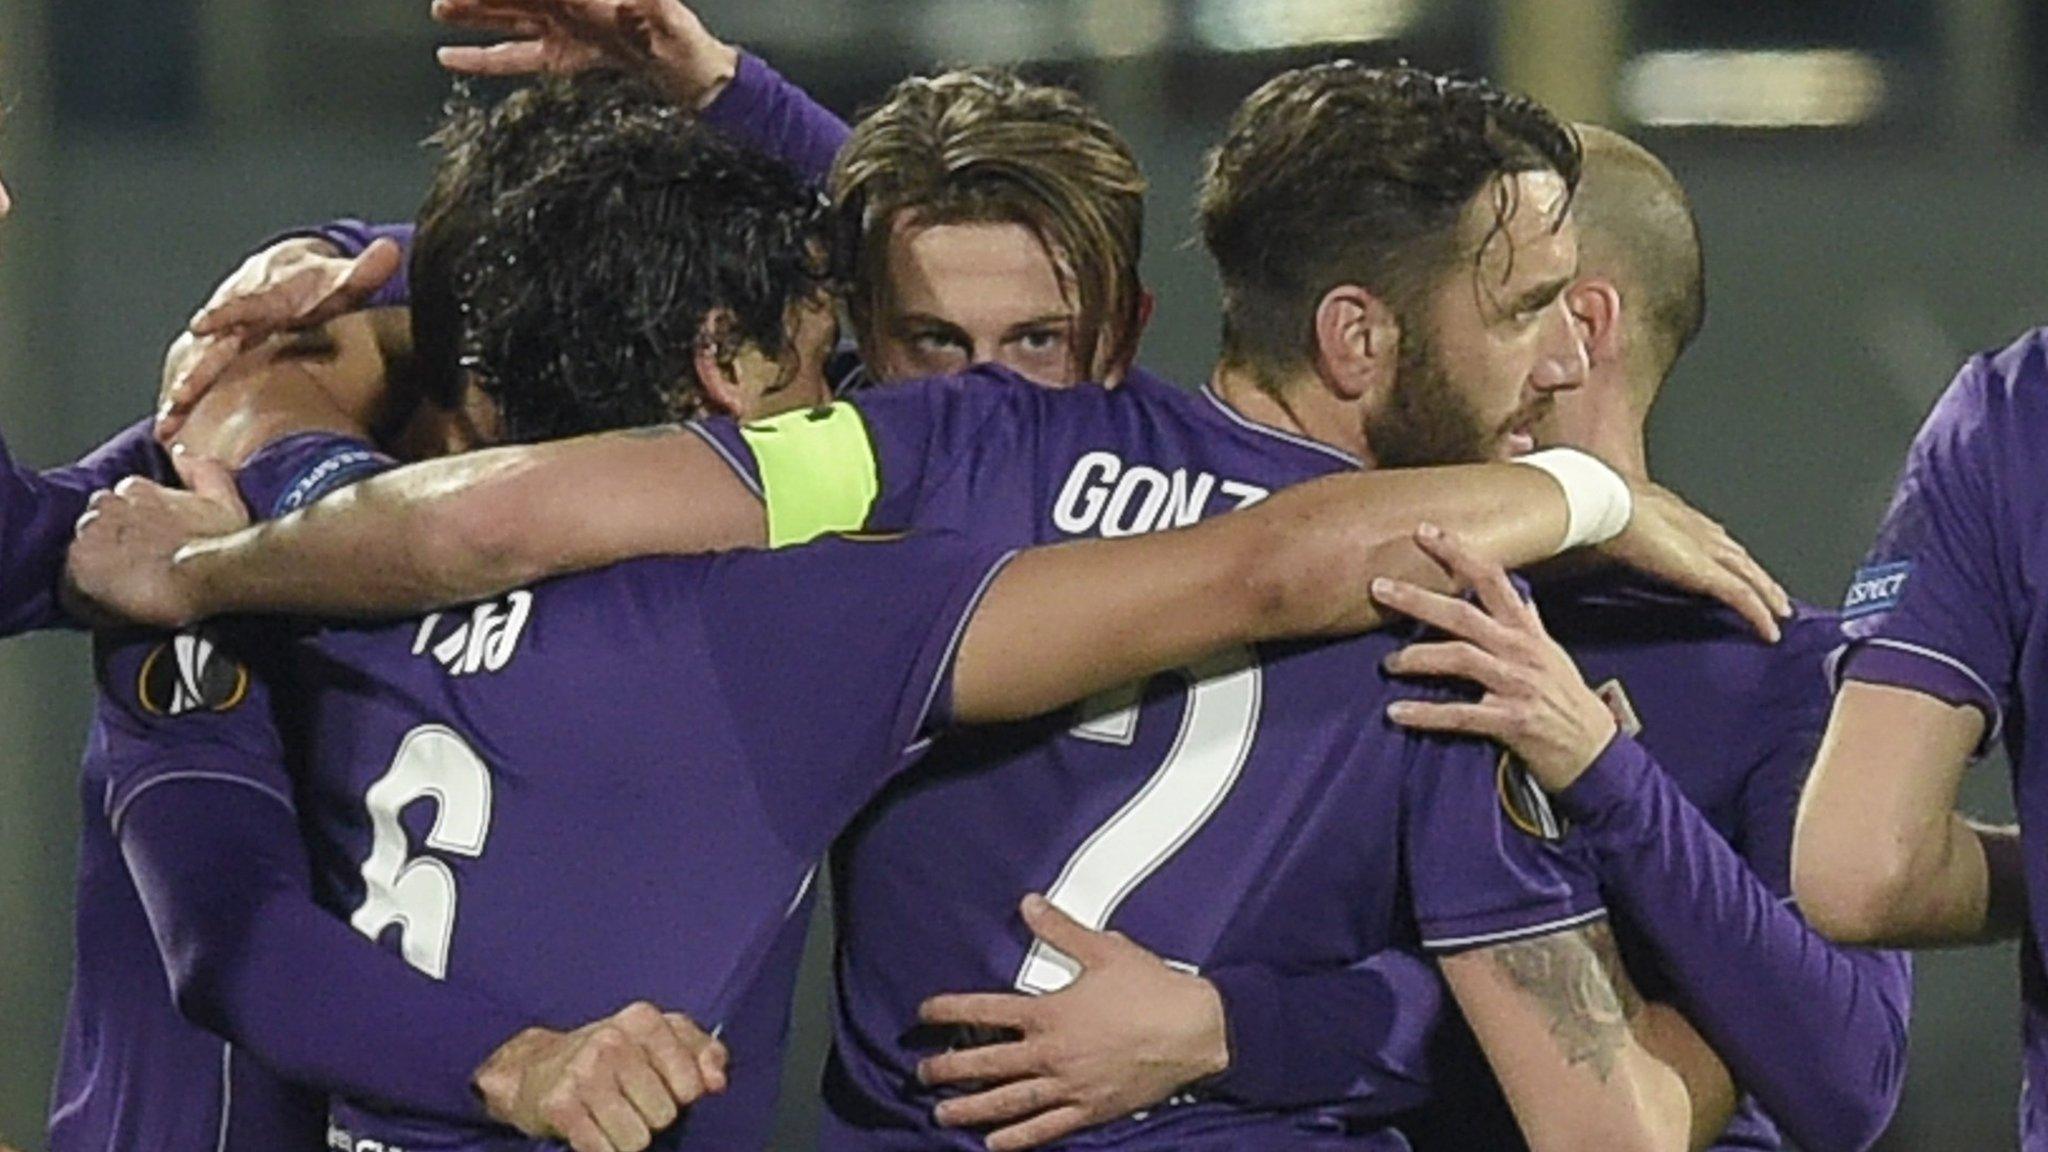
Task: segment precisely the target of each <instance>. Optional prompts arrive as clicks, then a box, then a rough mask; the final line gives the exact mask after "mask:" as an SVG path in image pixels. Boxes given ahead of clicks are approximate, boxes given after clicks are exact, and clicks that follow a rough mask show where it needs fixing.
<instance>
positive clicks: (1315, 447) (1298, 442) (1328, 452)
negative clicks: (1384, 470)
mask: <svg viewBox="0 0 2048 1152" xmlns="http://www.w3.org/2000/svg"><path fill="white" fill-rule="evenodd" d="M1202 398H1203V399H1204V400H1207V401H1208V402H1209V403H1210V405H1211V406H1213V407H1214V408H1215V409H1216V411H1218V412H1220V413H1222V414H1223V418H1224V419H1226V420H1228V421H1230V422H1231V423H1232V424H1235V425H1237V426H1238V427H1240V428H1242V429H1244V430H1245V431H1247V432H1251V433H1254V434H1257V435H1260V436H1270V437H1272V438H1273V439H1275V440H1280V441H1283V442H1285V443H1288V444H1292V445H1294V446H1295V447H1297V448H1306V449H1308V450H1309V451H1311V452H1316V453H1319V454H1321V455H1324V456H1329V457H1331V458H1333V459H1336V460H1341V461H1343V462H1344V463H1345V464H1347V465H1349V466H1351V467H1353V468H1363V467H1365V461H1363V460H1360V459H1359V458H1358V457H1356V456H1353V455H1352V454H1351V453H1349V452H1346V451H1344V450H1343V449H1342V448H1334V447H1331V446H1330V445H1328V444H1325V443H1323V442H1322V441H1320V440H1311V439H1309V438H1308V437H1306V436H1296V435H1295V434H1294V433H1292V432H1288V431H1285V430H1283V429H1279V428H1274V427H1272V426H1271V425H1267V424H1261V423H1259V422H1258V421H1256V420H1251V419H1247V418H1246V417H1245V416H1244V414H1243V413H1241V412H1239V411H1237V410H1236V409H1235V408H1232V407H1231V406H1230V405H1228V404H1225V403H1224V402H1223V397H1221V396H1218V395H1217V394H1216V392H1215V390H1214V389H1213V388H1211V387H1209V386H1208V385H1206V384H1205V385H1203V386H1202Z"/></svg>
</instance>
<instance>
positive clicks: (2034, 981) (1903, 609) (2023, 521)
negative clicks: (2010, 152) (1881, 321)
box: [1841, 330, 2048, 1150]
mask: <svg viewBox="0 0 2048 1152" xmlns="http://www.w3.org/2000/svg"><path fill="white" fill-rule="evenodd" d="M2044 433H2048V330H2036V331H2033V332H2030V333H2028V334H2027V335H2025V336H2023V337H2021V338H2020V339H2019V340H2018V341H2017V342H2015V343H2014V344H2012V345H2011V346H2010V347H2008V348H2006V349H2004V350H2003V351H2001V352H1998V353H1996V354H1992V355H1984V356H1979V357H1976V358H1975V359H1973V360H1971V361H1970V362H1969V363H1968V364H1966V365H1964V367H1963V370H1962V372H1961V373H1960V374H1958V375H1957V376H1956V379H1955V382H1954V383H1952V384H1951V385H1950V386H1949V389H1948V391H1947V392H1946V393H1944V394H1943V395H1942V397H1941V399H1940V400H1939V401H1938V402H1937V403H1936V404H1935V406H1934V411H1933V412H1931V413H1930V414H1929V415H1928V417H1927V422H1926V423H1925V424H1924V425H1922V426H1921V429H1920V433H1919V435H1918V436H1916V437H1915V438H1914V440H1913V447H1912V450H1911V452H1910V453H1909V454H1908V455H1907V457H1906V466H1905V471H1904V472H1903V474H1902V475H1901V476H1900V478H1899V484H1898V489H1897V491H1896V493H1895V494H1894V495H1893V497H1892V504H1891V509H1890V510H1889V511H1888V512H1887V513H1886V514H1885V520H1884V526H1883V528H1882V529H1880V531H1879V533H1878V537H1877V542H1876V544H1875V545H1873V546H1872V548H1871V551H1870V555H1869V557H1868V559H1867V560H1866V561H1865V565H1864V567H1863V568H1862V569H1861V570H1859V571H1858V572H1857V573H1856V577H1855V579H1854V580H1853V581H1852V582H1851V584H1850V587H1849V594H1848V598H1847V600H1846V601H1845V603H1844V607H1843V615H1844V616H1845V617H1847V619H1848V621H1849V623H1848V630H1849V633H1850V635H1851V637H1852V641H1851V648H1850V651H1849V652H1848V654H1847V655H1846V657H1845V659H1844V661H1843V662H1842V665H1841V667H1842V670H1843V673H1844V675H1846V676H1847V677H1848V678H1849V679H1853V680H1861V681H1867V682H1870V683H1874V684H1888V685H1893V686H1897V687H1902V688H1908V689H1912V690H1914V691H1918V692H1922V693H1925V694H1927V695H1930V696H1934V697H1937V698H1940V699H1943V700H1947V701H1949V702H1951V703H1955V704H1967V705H1974V706H1976V707H1978V708H1980V709H1982V710H1983V712H1984V715H1985V744H1986V745H1987V746H1989V745H1990V744H1992V743H1993V742H1995V741H1997V740H1999V739H2000V738H2001V737H2002V738H2003V740H2004V742H2005V747H2006V751H2007V752H2008V753H2009V755H2010V757H2011V760H2012V768H2013V798H2014V803H2015V806H2016V807H2017V808H2018V810H2019V820H2020V830H2021V837H2022V844H2023V848H2022V852H2023V855H2024V859H2025V870H2026V883H2027V891H2028V893H2029V895H2030V905H2031V910H2030V913H2029V915H2030V919H2031V928H2032V931H2031V932H2030V933H2029V936H2030V937H2031V939H2030V940H2029V942H2028V943H2027V944H2026V946H2025V947H2024V948H2023V950H2022V959H2021V963H2022V974H2021V975H2022V979H2021V987H2022V996H2023V998H2024V1001H2025V1009H2026V1011H2025V1025H2024V1044H2025V1061H2026V1087H2025V1091H2024V1094H2023V1099H2022V1101H2021V1108H2020V1130H2021V1144H2022V1146H2023V1147H2025V1148H2027V1149H2030V1150H2034V1149H2048V979H2044V976H2043V966H2042V956H2041V950H2040V944H2039V941H2041V940H2043V939H2048V935H2044V931H2048V847H2044V845H2043V841H2042V835H2043V825H2044V822H2048V761H2044V760H2043V755H2044V749H2048V730H2044V728H2043V725H2048V700H2044V699H2043V696H2042V693H2043V692H2044V691H2048V615H2044V614H2043V613H2041V612H2040V611H2039V610H2038V607H2039V605H2040V604H2041V602H2042V598H2043V588H2044V584H2048V533H2044V532H2043V530H2042V528H2043V525H2048V488H2044V486H2043V485H2042V484H2041V481H2040V443H2041V437H2042V436H2043V434H2044Z"/></svg>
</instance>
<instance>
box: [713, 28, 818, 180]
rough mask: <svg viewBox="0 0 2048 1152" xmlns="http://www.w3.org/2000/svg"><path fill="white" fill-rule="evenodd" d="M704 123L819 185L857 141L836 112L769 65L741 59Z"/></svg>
mask: <svg viewBox="0 0 2048 1152" xmlns="http://www.w3.org/2000/svg"><path fill="white" fill-rule="evenodd" d="M703 118H704V122H705V123H707V124H710V125H713V126H714V127H717V128H718V129H720V130H721V131H723V132H725V133H726V134H727V135H730V136H732V137H733V138H735V139H737V140H740V141H742V142H744V143H747V144H750V145H752V146H753V147H755V148H758V149H760V150H761V151H763V152H766V153H767V154H769V155H770V156H773V157H775V158H776V159H778V160H781V161H783V162H784V163H786V164H788V165H789V166H790V167H792V168H794V169H796V170H797V171H798V172H799V173H801V174H802V175H803V176H804V177H806V178H807V179H809V180H812V181H814V182H816V183H818V184H823V183H825V180H826V178H827V177H828V176H830V175H831V173H832V162H833V160H834V159H835V158H837V157H838V155H839V148H840V146H841V145H843V144H845V143H846V138H847V137H848V136H850V135H852V130H851V129H849V128H848V127H847V126H846V122H845V121H844V120H841V119H840V118H839V117H838V116H837V115H835V114H834V113H833V112H832V111H831V110H830V109H828V108H826V107H824V106H823V105H821V104H819V103H818V102H817V101H816V100H813V99H811V95H810V93H808V92H805V91H804V90H803V89H802V88H799V87H797V86H796V85H795V84H792V83H790V82H789V81H788V80H785V79H783V77H782V75H781V74H780V73H778V72H776V71H775V69H773V68H771V67H769V66H768V64H767V62H766V61H764V60H762V59H761V58H760V57H758V56H755V55H753V54H751V53H747V52H741V53H739V55H738V57H737V60H736V62H735V67H734V71H733V77H732V80H731V82H729V83H727V84H726V85H725V86H724V87H723V88H722V89H720V90H719V92H718V95H717V96H716V97H715V98H714V99H713V100H712V101H711V102H710V103H709V104H707V105H706V106H705V107H704V110H703Z"/></svg>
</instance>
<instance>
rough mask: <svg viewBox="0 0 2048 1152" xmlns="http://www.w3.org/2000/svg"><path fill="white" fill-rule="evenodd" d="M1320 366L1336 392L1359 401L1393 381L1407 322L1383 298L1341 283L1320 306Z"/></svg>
mask: <svg viewBox="0 0 2048 1152" xmlns="http://www.w3.org/2000/svg"><path fill="white" fill-rule="evenodd" d="M1315 339H1316V364H1317V366H1318V367H1319V368H1320V369H1321V375H1322V377H1323V380H1324V382H1325V383H1326V384H1327V385H1328V386H1329V388H1330V390H1331V391H1333V392H1335V393H1336V394H1337V395H1338V396H1339V397H1341V398H1343V399H1346V400H1356V399H1358V398H1360V397H1361V396H1364V395H1365V394H1366V393H1368V392H1370V391H1373V390H1374V389H1378V388H1382V387H1384V386H1385V385H1386V384H1387V383H1388V382H1390V381H1392V380H1393V378H1394V374H1395V371H1396V369H1397V368H1398V367H1399V364H1400V359H1401V322H1400V320H1399V319H1397V318H1396V317H1395V316H1394V310H1393V309H1392V308H1389V307H1387V305H1386V303H1385V302H1384V301H1382V300H1381V299H1380V298H1379V297H1378V296H1375V295H1373V294H1372V293H1371V292H1370V291H1368V290H1366V289H1365V288H1363V287H1361V286H1359V285H1356V284H1339V285H1338V286H1336V287H1335V288H1332V289H1330V291H1329V292H1328V293H1326V294H1324V296H1323V299H1322V302H1321V303H1320V304H1317V305H1316V317H1315Z"/></svg>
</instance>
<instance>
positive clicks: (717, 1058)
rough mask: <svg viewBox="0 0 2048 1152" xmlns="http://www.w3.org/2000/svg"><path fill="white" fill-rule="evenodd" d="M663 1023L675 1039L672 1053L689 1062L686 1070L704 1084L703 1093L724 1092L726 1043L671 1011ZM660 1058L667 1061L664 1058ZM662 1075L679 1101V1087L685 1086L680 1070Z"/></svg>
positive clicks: (693, 1022)
mask: <svg viewBox="0 0 2048 1152" xmlns="http://www.w3.org/2000/svg"><path fill="white" fill-rule="evenodd" d="M662 1024H663V1026H664V1027H665V1028H667V1029H668V1032H669V1035H670V1037H671V1038H672V1039H673V1040H674V1048H673V1051H674V1052H675V1053H677V1054H678V1055H679V1056H680V1057H681V1059H683V1060H685V1061H687V1062H688V1065H689V1071H691V1072H694V1073H695V1074H696V1078H697V1081H698V1082H699V1083H701V1084H702V1085H703V1090H704V1091H705V1092H710V1093H717V1092H723V1091H725V1086H726V1077H725V1070H726V1065H727V1062H728V1061H729V1060H730V1059H731V1056H730V1054H729V1053H727V1051H726V1048H725V1044H724V1043H723V1042H721V1041H720V1040H718V1039H717V1038H715V1037H713V1036H712V1035H711V1034H710V1033H708V1032H706V1031H704V1030H703V1029H702V1028H699V1027H697V1022H696V1021H695V1020H692V1019H690V1018H689V1017H688V1016H685V1015H683V1014H682V1013H680V1012H670V1013H668V1014H667V1015H665V1016H663V1017H662ZM660 1050H661V1051H663V1052H668V1051H670V1050H671V1049H669V1048H668V1047H666V1046H664V1047H662V1048H661V1049H660ZM663 1059H664V1060H666V1059H667V1057H664V1058H663ZM663 1076H664V1078H667V1079H669V1083H670V1086H671V1087H673V1088H676V1089H677V1090H678V1098H679V1099H681V1098H682V1097H681V1086H682V1085H683V1084H684V1083H686V1081H685V1080H684V1078H683V1077H684V1073H683V1071H682V1070H681V1069H677V1070H676V1071H675V1073H674V1074H673V1076H671V1074H670V1073H669V1072H667V1071H664V1072H663ZM684 1102H685V1103H688V1102H689V1101H688V1100H684Z"/></svg>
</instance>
